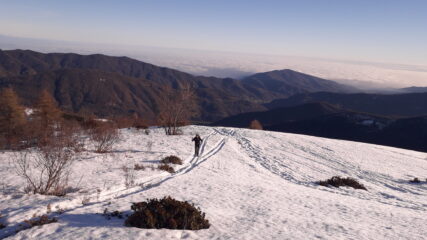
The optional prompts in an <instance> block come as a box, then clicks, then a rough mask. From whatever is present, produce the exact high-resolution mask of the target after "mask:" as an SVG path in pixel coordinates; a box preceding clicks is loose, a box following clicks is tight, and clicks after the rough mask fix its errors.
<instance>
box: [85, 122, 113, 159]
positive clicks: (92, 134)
mask: <svg viewBox="0 0 427 240" xmlns="http://www.w3.org/2000/svg"><path fill="white" fill-rule="evenodd" d="M89 138H90V139H91V140H92V141H93V143H94V144H95V152H97V153H106V152H109V151H111V149H112V148H113V146H114V144H116V143H117V142H118V141H119V140H120V134H119V131H118V129H117V128H116V126H115V125H114V124H113V123H111V122H101V123H98V124H97V125H95V127H93V128H91V129H89Z"/></svg>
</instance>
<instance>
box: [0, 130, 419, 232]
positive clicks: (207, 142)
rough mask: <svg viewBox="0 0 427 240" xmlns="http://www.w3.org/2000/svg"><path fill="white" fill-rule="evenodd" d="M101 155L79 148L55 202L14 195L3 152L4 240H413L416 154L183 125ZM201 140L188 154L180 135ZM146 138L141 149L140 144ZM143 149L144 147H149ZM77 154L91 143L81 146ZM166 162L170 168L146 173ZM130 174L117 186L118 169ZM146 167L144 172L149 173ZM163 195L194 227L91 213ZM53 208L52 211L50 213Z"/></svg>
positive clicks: (18, 189) (18, 187)
mask: <svg viewBox="0 0 427 240" xmlns="http://www.w3.org/2000/svg"><path fill="white" fill-rule="evenodd" d="M121 133H122V136H123V137H122V140H121V142H120V143H119V144H118V145H117V146H116V147H115V149H114V151H113V152H112V153H110V154H97V153H94V152H92V151H86V152H84V153H82V154H81V155H80V156H79V157H78V160H77V161H76V163H75V165H74V169H73V175H72V176H73V177H72V179H71V182H70V184H71V186H72V187H74V188H76V189H79V190H78V191H75V192H73V193H70V194H69V195H67V196H66V197H62V198H61V197H53V196H41V195H32V194H30V195H29V194H24V193H22V190H23V187H24V182H23V181H22V179H20V178H18V177H17V176H16V174H15V172H14V168H13V156H14V153H13V152H3V153H0V176H1V186H0V188H1V189H2V191H1V192H2V193H1V194H0V213H1V214H2V215H4V217H3V218H2V219H0V221H4V220H7V225H8V226H7V227H6V228H4V229H1V230H0V238H2V237H6V236H9V237H8V238H7V239H146V238H149V239H425V236H427V227H425V224H426V220H427V214H426V211H427V198H426V196H427V184H426V183H421V184H410V183H409V182H408V181H409V180H410V179H413V178H414V177H418V178H420V179H421V180H423V181H425V178H426V177H427V154H426V153H421V152H415V151H410V150H403V149H397V148H391V147H385V146H378V145H372V144H364V143H357V142H350V141H342V140H333V139H325V138H318V137H312V136H305V135H296V134H287V133H276V132H268V131H258V130H246V129H233V128H217V127H202V126H189V127H186V128H184V135H181V136H165V135H164V133H163V131H162V130H161V129H151V130H150V135H145V134H144V133H143V131H140V132H138V131H137V130H134V129H123V130H121ZM196 133H199V134H200V135H201V137H202V138H203V139H204V141H203V143H202V146H201V154H200V157H199V158H195V157H193V155H192V154H193V145H192V144H193V143H192V142H191V138H192V136H194V135H195V134H196ZM150 142H151V143H150ZM150 145H151V146H150ZM88 149H89V150H90V149H91V147H90V145H89V147H88ZM168 155H177V156H179V157H181V158H182V159H183V160H184V164H183V165H177V166H174V168H175V170H176V173H174V174H170V173H167V172H161V171H159V170H157V169H155V168H156V167H157V165H158V164H159V160H160V159H162V158H163V157H165V156H168ZM136 163H138V164H142V165H144V166H146V167H147V168H146V170H143V171H135V172H134V174H135V178H136V184H135V186H134V187H130V188H126V187H125V184H124V174H123V170H122V166H128V167H132V166H134V164H136ZM150 166H152V168H153V169H151V168H150ZM335 175H339V176H344V177H353V178H356V179H357V180H358V181H359V182H360V183H362V184H364V185H365V186H366V187H367V189H368V191H363V190H355V189H352V188H333V187H330V188H329V187H322V186H318V185H316V184H315V183H314V182H315V181H318V180H325V179H327V178H330V177H332V176H335ZM167 195H170V196H172V197H174V198H176V199H178V200H186V201H189V202H192V203H194V204H195V205H196V206H197V207H200V208H201V210H202V211H203V212H205V213H206V217H207V219H208V220H209V221H210V223H211V227H210V228H209V229H205V230H199V231H188V230H167V229H159V230H157V229H138V228H129V227H125V226H123V222H124V220H123V219H117V218H112V219H111V220H107V219H106V218H105V217H104V216H102V215H101V213H103V211H104V210H105V209H106V208H107V209H108V210H109V211H114V210H119V211H123V212H125V214H129V213H131V210H130V206H131V203H132V202H137V201H144V200H146V199H149V198H162V197H164V196H167ZM48 204H50V206H51V209H52V212H53V213H51V215H54V216H56V217H58V220H59V221H58V222H57V223H52V224H48V225H43V226H41V227H34V228H31V229H27V230H22V231H20V232H18V233H17V234H15V230H16V229H17V228H19V223H21V222H22V221H23V220H25V219H29V218H31V217H32V216H33V215H34V214H39V215H40V214H44V213H46V211H47V206H48ZM58 209H62V210H63V211H64V213H62V214H56V213H54V212H56V211H57V210H58Z"/></svg>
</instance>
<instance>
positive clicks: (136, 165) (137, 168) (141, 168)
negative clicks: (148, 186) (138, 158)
mask: <svg viewBox="0 0 427 240" xmlns="http://www.w3.org/2000/svg"><path fill="white" fill-rule="evenodd" d="M134 169H135V170H137V171H138V170H145V167H144V166H143V165H142V164H138V163H136V164H135V167H134Z"/></svg>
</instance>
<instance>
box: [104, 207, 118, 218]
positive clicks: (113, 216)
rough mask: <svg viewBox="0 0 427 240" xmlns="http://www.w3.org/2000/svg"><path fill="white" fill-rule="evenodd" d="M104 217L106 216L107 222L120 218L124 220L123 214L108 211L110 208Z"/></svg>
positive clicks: (105, 210) (105, 211)
mask: <svg viewBox="0 0 427 240" xmlns="http://www.w3.org/2000/svg"><path fill="white" fill-rule="evenodd" d="M102 216H104V217H105V218H106V219H107V220H111V219H112V218H118V219H123V213H122V212H120V211H118V210H116V211H112V212H110V211H108V208H106V209H104V213H102Z"/></svg>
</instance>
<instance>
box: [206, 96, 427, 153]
mask: <svg viewBox="0 0 427 240" xmlns="http://www.w3.org/2000/svg"><path fill="white" fill-rule="evenodd" d="M255 119H256V120H258V121H259V122H260V123H261V125H263V128H264V129H265V130H272V131H279V132H289V133H297V134H306V135H311V136H319V137H327V138H336V139H344V140H352V141H359V142H367V143H374V144H380V145H387V146H393V147H399V148H407V149H412V150H417V151H424V152H427V145H426V144H425V143H426V142H427V115H426V116H419V117H410V118H394V117H387V116H380V115H374V114H369V113H362V112H356V111H351V110H348V109H344V108H340V107H338V106H334V105H332V104H329V103H320V102H317V103H305V104H301V105H297V106H291V107H282V108H276V109H272V110H268V111H263V112H251V113H243V114H238V115H236V116H232V117H229V118H225V119H222V120H220V121H218V122H215V123H213V124H212V125H213V126H225V127H244V128H246V127H248V126H249V124H250V122H251V121H252V120H255Z"/></svg>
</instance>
